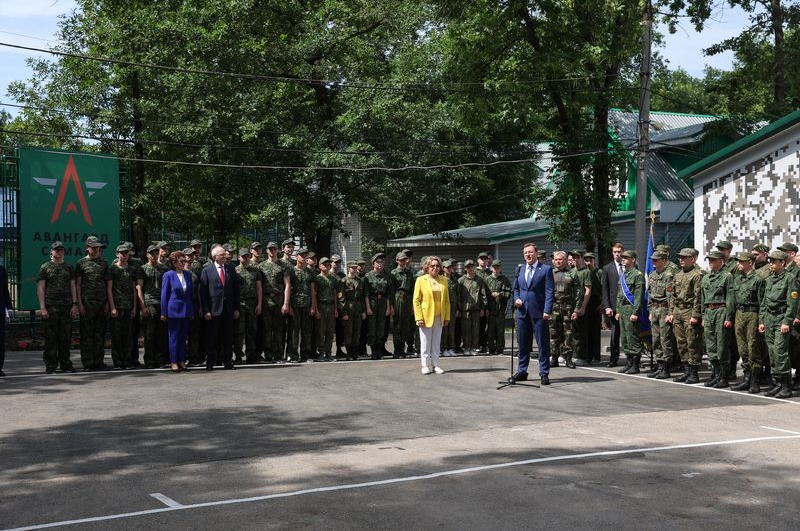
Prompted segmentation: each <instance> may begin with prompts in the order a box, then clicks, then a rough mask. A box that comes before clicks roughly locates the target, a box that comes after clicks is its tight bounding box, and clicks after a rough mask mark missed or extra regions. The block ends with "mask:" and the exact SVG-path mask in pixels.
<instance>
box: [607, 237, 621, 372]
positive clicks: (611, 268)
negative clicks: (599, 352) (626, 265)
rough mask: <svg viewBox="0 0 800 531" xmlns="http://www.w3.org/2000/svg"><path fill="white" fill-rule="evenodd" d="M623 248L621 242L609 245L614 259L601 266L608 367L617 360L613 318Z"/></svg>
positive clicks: (617, 330)
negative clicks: (607, 330)
mask: <svg viewBox="0 0 800 531" xmlns="http://www.w3.org/2000/svg"><path fill="white" fill-rule="evenodd" d="M624 250H625V248H624V247H623V246H622V244H621V243H619V242H618V243H615V244H614V245H613V246H612V247H611V254H612V255H613V257H614V259H613V260H612V261H611V262H609V263H607V264H606V265H604V266H603V308H605V315H606V320H607V322H608V325H609V327H610V328H611V359H610V360H609V362H608V366H609V367H616V366H617V364H618V360H619V331H620V329H619V323H618V322H617V320H616V319H615V317H614V316H615V315H616V313H617V292H618V291H619V276H620V274H621V272H622V270H623V267H622V252H623V251H624Z"/></svg>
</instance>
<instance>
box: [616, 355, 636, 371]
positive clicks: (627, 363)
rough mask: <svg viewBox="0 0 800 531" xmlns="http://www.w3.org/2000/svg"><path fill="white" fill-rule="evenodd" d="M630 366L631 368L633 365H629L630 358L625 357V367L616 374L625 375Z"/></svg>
mask: <svg viewBox="0 0 800 531" xmlns="http://www.w3.org/2000/svg"><path fill="white" fill-rule="evenodd" d="M632 366H633V364H632V363H631V358H630V357H628V356H625V366H624V367H623V368H621V369H620V370H618V371H617V372H618V373H620V374H625V373H627V372H628V369H630V368H631V367H632Z"/></svg>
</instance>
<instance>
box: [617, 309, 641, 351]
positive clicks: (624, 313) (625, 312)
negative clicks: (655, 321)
mask: <svg viewBox="0 0 800 531" xmlns="http://www.w3.org/2000/svg"><path fill="white" fill-rule="evenodd" d="M617 311H618V312H619V326H620V331H619V340H620V349H621V350H622V352H624V353H625V357H626V358H630V359H633V358H634V357H641V356H642V353H644V344H643V343H642V336H641V334H640V332H641V330H642V323H641V322H640V321H636V322H633V321H631V315H633V306H631V305H630V304H623V305H622V306H618V307H617Z"/></svg>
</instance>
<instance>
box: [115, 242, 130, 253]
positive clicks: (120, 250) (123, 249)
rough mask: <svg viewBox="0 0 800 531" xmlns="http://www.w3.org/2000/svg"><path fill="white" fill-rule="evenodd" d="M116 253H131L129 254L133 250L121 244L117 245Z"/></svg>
mask: <svg viewBox="0 0 800 531" xmlns="http://www.w3.org/2000/svg"><path fill="white" fill-rule="evenodd" d="M115 252H117V253H129V252H131V250H130V249H129V248H128V246H127V245H125V244H124V243H121V244H119V245H117V249H116V251H115Z"/></svg>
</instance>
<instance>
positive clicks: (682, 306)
mask: <svg viewBox="0 0 800 531" xmlns="http://www.w3.org/2000/svg"><path fill="white" fill-rule="evenodd" d="M675 307H676V308H678V309H679V310H692V309H694V304H687V303H685V302H676V303H675Z"/></svg>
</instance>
